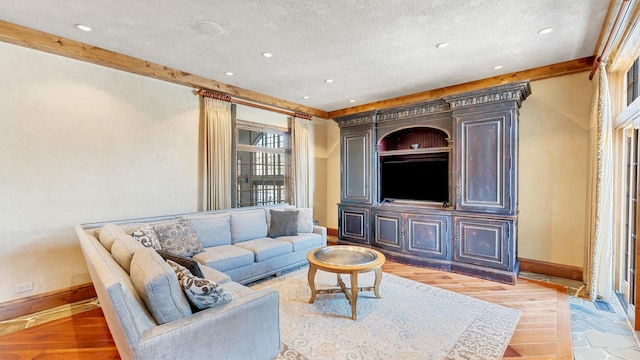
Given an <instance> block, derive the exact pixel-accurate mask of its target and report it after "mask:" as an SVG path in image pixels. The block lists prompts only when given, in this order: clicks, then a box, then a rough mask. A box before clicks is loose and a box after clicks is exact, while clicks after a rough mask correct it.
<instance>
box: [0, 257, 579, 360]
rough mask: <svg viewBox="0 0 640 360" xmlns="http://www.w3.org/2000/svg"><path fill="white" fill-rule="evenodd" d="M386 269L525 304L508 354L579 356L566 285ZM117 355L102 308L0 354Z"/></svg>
mask: <svg viewBox="0 0 640 360" xmlns="http://www.w3.org/2000/svg"><path fill="white" fill-rule="evenodd" d="M383 271H384V272H387V273H390V274H394V275H398V276H402V277H405V278H408V279H412V280H415V281H419V282H422V283H425V284H429V285H434V286H437V287H440V288H443V289H447V290H451V291H455V292H458V293H462V294H465V295H468V296H472V297H475V298H478V299H483V300H486V301H489V302H492V303H496V304H501V305H504V306H507V307H511V308H516V309H519V310H521V311H522V315H521V317H520V322H519V323H518V327H517V328H516V331H515V333H514V334H513V337H512V339H511V342H510V343H509V347H508V348H507V351H506V352H505V356H504V359H573V347H572V343H571V325H570V319H569V307H568V298H567V293H566V290H565V288H564V287H561V286H557V285H552V284H546V283H539V282H536V281H531V280H524V279H519V281H518V285H516V286H511V285H503V284H499V283H495V282H492V281H486V280H480V279H476V278H472V277H468V276H464V275H459V274H454V273H446V272H441V271H435V270H429V269H423V268H419V267H414V266H408V265H403V264H398V263H394V262H391V261H387V263H386V264H385V265H384V266H383ZM382 286H384V284H383V285H382ZM117 358H119V356H118V352H117V350H116V348H115V345H114V343H113V340H112V338H111V335H110V333H109V329H108V328H107V325H106V322H105V320H104V317H103V315H102V311H101V310H100V309H95V310H90V311H86V312H83V313H80V314H76V315H73V316H70V317H66V318H63V319H60V320H55V321H52V322H49V323H46V324H42V325H38V326H35V327H33V328H29V329H26V330H22V331H18V332H15V333H11V334H7V335H3V336H0V359H65V360H67V359H117Z"/></svg>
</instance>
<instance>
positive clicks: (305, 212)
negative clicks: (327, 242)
mask: <svg viewBox="0 0 640 360" xmlns="http://www.w3.org/2000/svg"><path fill="white" fill-rule="evenodd" d="M285 211H297V212H298V233H312V232H313V209H312V208H299V209H295V208H294V209H292V208H287V209H285Z"/></svg>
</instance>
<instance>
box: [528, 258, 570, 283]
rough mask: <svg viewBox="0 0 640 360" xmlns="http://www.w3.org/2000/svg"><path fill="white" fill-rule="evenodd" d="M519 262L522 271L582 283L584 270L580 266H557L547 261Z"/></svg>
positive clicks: (529, 260)
mask: <svg viewBox="0 0 640 360" xmlns="http://www.w3.org/2000/svg"><path fill="white" fill-rule="evenodd" d="M518 260H520V270H521V271H528V272H533V273H536V274H543V275H549V276H557V277H561V278H565V279H571V280H576V281H582V268H581V267H578V266H570V265H562V264H555V263H550V262H546V261H540V260H531V259H523V258H518Z"/></svg>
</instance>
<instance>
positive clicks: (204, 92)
mask: <svg viewBox="0 0 640 360" xmlns="http://www.w3.org/2000/svg"><path fill="white" fill-rule="evenodd" d="M198 95H200V96H204V97H208V98H212V99H217V100H222V101H227V102H232V103H234V104H240V105H246V106H250V107H254V108H257V109H262V110H267V111H272V112H276V113H279V114H284V115H288V116H292V117H297V118H301V119H305V120H309V121H311V120H312V119H313V116H312V115H309V114H305V113H301V112H297V111H287V110H281V109H278V108H274V107H270V106H265V105H260V104H256V103H252V102H249V101H244V100H240V99H237V98H232V97H231V96H229V95H227V94H223V93H219V92H215V91H211V90H204V89H198Z"/></svg>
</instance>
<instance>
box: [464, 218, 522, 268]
mask: <svg viewBox="0 0 640 360" xmlns="http://www.w3.org/2000/svg"><path fill="white" fill-rule="evenodd" d="M454 223H455V239H454V243H455V254H454V260H455V261H460V262H465V263H469V264H475V265H481V266H487V267H491V268H495V269H501V270H513V266H514V263H515V239H514V237H515V221H514V220H499V219H491V220H489V219H476V218H463V217H456V218H455V220H454Z"/></svg>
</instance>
